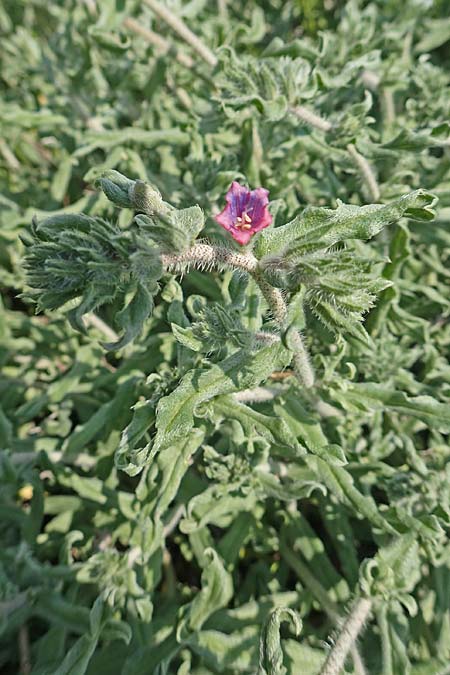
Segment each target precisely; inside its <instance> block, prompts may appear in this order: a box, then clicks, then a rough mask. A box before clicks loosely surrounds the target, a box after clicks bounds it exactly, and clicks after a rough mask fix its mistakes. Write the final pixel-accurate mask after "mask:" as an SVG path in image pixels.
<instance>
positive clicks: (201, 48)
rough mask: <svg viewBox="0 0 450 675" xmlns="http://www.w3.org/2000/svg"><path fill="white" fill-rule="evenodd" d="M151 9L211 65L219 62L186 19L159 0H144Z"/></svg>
mask: <svg viewBox="0 0 450 675" xmlns="http://www.w3.org/2000/svg"><path fill="white" fill-rule="evenodd" d="M143 1H144V3H145V4H146V5H147V6H148V7H150V9H151V10H152V11H153V12H154V13H155V14H156V15H157V16H159V17H160V19H162V20H163V21H165V23H167V25H168V26H170V28H172V30H174V31H175V33H178V35H179V36H180V37H181V38H182V39H183V40H184V41H185V42H187V43H188V44H189V45H190V46H191V47H192V49H194V50H195V51H196V52H197V54H198V55H199V56H201V58H202V59H203V60H204V61H206V63H207V64H208V65H210V66H213V67H214V66H215V65H216V64H217V58H216V56H215V55H214V54H213V53H212V51H211V50H210V49H209V47H207V46H206V45H205V44H203V42H202V41H201V40H200V39H199V38H198V37H197V36H196V35H195V33H193V32H192V31H191V30H190V28H188V27H187V26H186V24H185V23H184V21H183V20H182V19H180V18H179V17H178V16H176V14H173V13H172V12H171V11H170V10H169V9H168V8H167V7H165V6H164V5H162V4H161V3H159V2H158V0H143Z"/></svg>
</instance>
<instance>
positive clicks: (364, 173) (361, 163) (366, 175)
mask: <svg viewBox="0 0 450 675" xmlns="http://www.w3.org/2000/svg"><path fill="white" fill-rule="evenodd" d="M347 150H348V153H349V155H350V157H351V158H352V160H353V163H354V164H355V166H356V167H357V168H358V170H359V172H360V174H361V178H362V179H363V181H364V183H365V185H366V187H367V191H368V193H369V196H370V199H371V200H372V201H373V202H379V201H380V188H379V187H378V183H377V179H376V178H375V174H374V172H373V170H372V167H371V166H370V164H369V162H368V161H367V159H366V158H365V157H363V155H361V154H360V153H359V152H358V151H357V149H356V148H355V146H354V145H353V144H352V143H349V144H348V145H347Z"/></svg>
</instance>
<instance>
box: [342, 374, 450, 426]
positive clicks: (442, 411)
mask: <svg viewBox="0 0 450 675" xmlns="http://www.w3.org/2000/svg"><path fill="white" fill-rule="evenodd" d="M336 394H337V396H336V398H337V399H339V401H340V402H342V405H343V406H344V407H346V408H349V409H352V410H363V411H366V412H370V411H374V410H387V411H391V412H394V413H398V414H400V415H408V416H410V417H413V418H416V419H418V420H421V421H422V422H424V423H425V424H427V425H429V426H430V428H432V429H436V430H439V431H441V432H442V433H448V432H449V431H450V404H449V403H442V402H440V401H438V400H437V399H435V398H433V397H432V396H408V395H407V394H405V393H404V392H402V391H396V390H395V389H390V388H388V387H385V386H384V385H383V384H378V383H375V382H367V383H362V382H361V383H358V382H357V383H354V384H353V383H352V384H350V385H349V386H348V387H346V391H342V392H336Z"/></svg>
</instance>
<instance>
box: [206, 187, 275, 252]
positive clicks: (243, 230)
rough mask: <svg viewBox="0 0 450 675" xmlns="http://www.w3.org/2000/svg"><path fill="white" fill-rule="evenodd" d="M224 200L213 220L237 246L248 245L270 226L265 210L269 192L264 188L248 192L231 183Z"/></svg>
mask: <svg viewBox="0 0 450 675" xmlns="http://www.w3.org/2000/svg"><path fill="white" fill-rule="evenodd" d="M225 199H226V202H227V205H226V206H225V208H224V209H223V211H221V212H220V213H219V214H218V215H217V216H214V218H215V220H216V221H217V222H218V223H219V225H221V226H222V227H224V228H225V229H226V230H228V231H229V232H230V234H231V236H232V237H233V239H234V240H235V241H237V242H238V243H239V244H241V245H245V244H248V242H249V241H250V239H251V238H252V237H253V235H254V234H256V232H259V231H260V230H262V229H264V228H265V227H267V226H268V225H270V224H271V222H272V216H271V214H270V213H269V210H268V208H267V205H268V203H269V191H268V190H266V189H265V188H256V189H255V190H249V189H248V188H246V187H244V186H242V185H239V183H238V182H237V181H233V182H232V183H231V187H230V189H229V190H228V192H227V194H226V197H225ZM247 216H248V219H247ZM242 219H244V222H242ZM243 225H247V227H243ZM248 226H249V227H248Z"/></svg>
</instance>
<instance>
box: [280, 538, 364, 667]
mask: <svg viewBox="0 0 450 675" xmlns="http://www.w3.org/2000/svg"><path fill="white" fill-rule="evenodd" d="M280 553H281V555H282V557H283V558H284V560H285V561H286V562H287V564H288V565H289V567H291V568H292V569H293V570H294V572H296V574H297V576H298V578H299V579H300V581H301V582H302V584H304V586H306V588H308V589H309V590H310V591H311V593H312V595H313V596H314V597H315V598H316V600H317V601H318V602H319V603H320V604H321V605H322V607H323V609H324V610H325V612H326V614H327V615H328V616H329V618H330V619H331V620H332V621H333V622H334V623H337V622H339V621H340V618H341V617H340V613H339V607H338V605H337V604H336V603H335V602H334V601H333V600H331V598H330V597H329V595H328V593H327V591H326V589H325V588H324V587H323V586H322V584H321V583H320V581H318V580H317V578H316V576H315V575H314V574H313V573H312V572H311V571H310V569H309V567H308V565H306V564H305V563H304V562H303V561H302V560H301V559H300V558H299V557H298V556H297V555H296V554H295V553H294V551H293V550H292V549H291V548H290V547H289V546H288V545H287V543H286V542H285V540H284V539H283V538H281V539H280ZM350 651H351V656H352V659H353V665H354V667H355V673H356V675H366V669H365V667H364V663H363V660H362V658H361V656H360V654H359V651H358V648H357V646H356V645H355V644H352V645H351V649H350ZM320 675H323V673H321V674H320Z"/></svg>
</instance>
